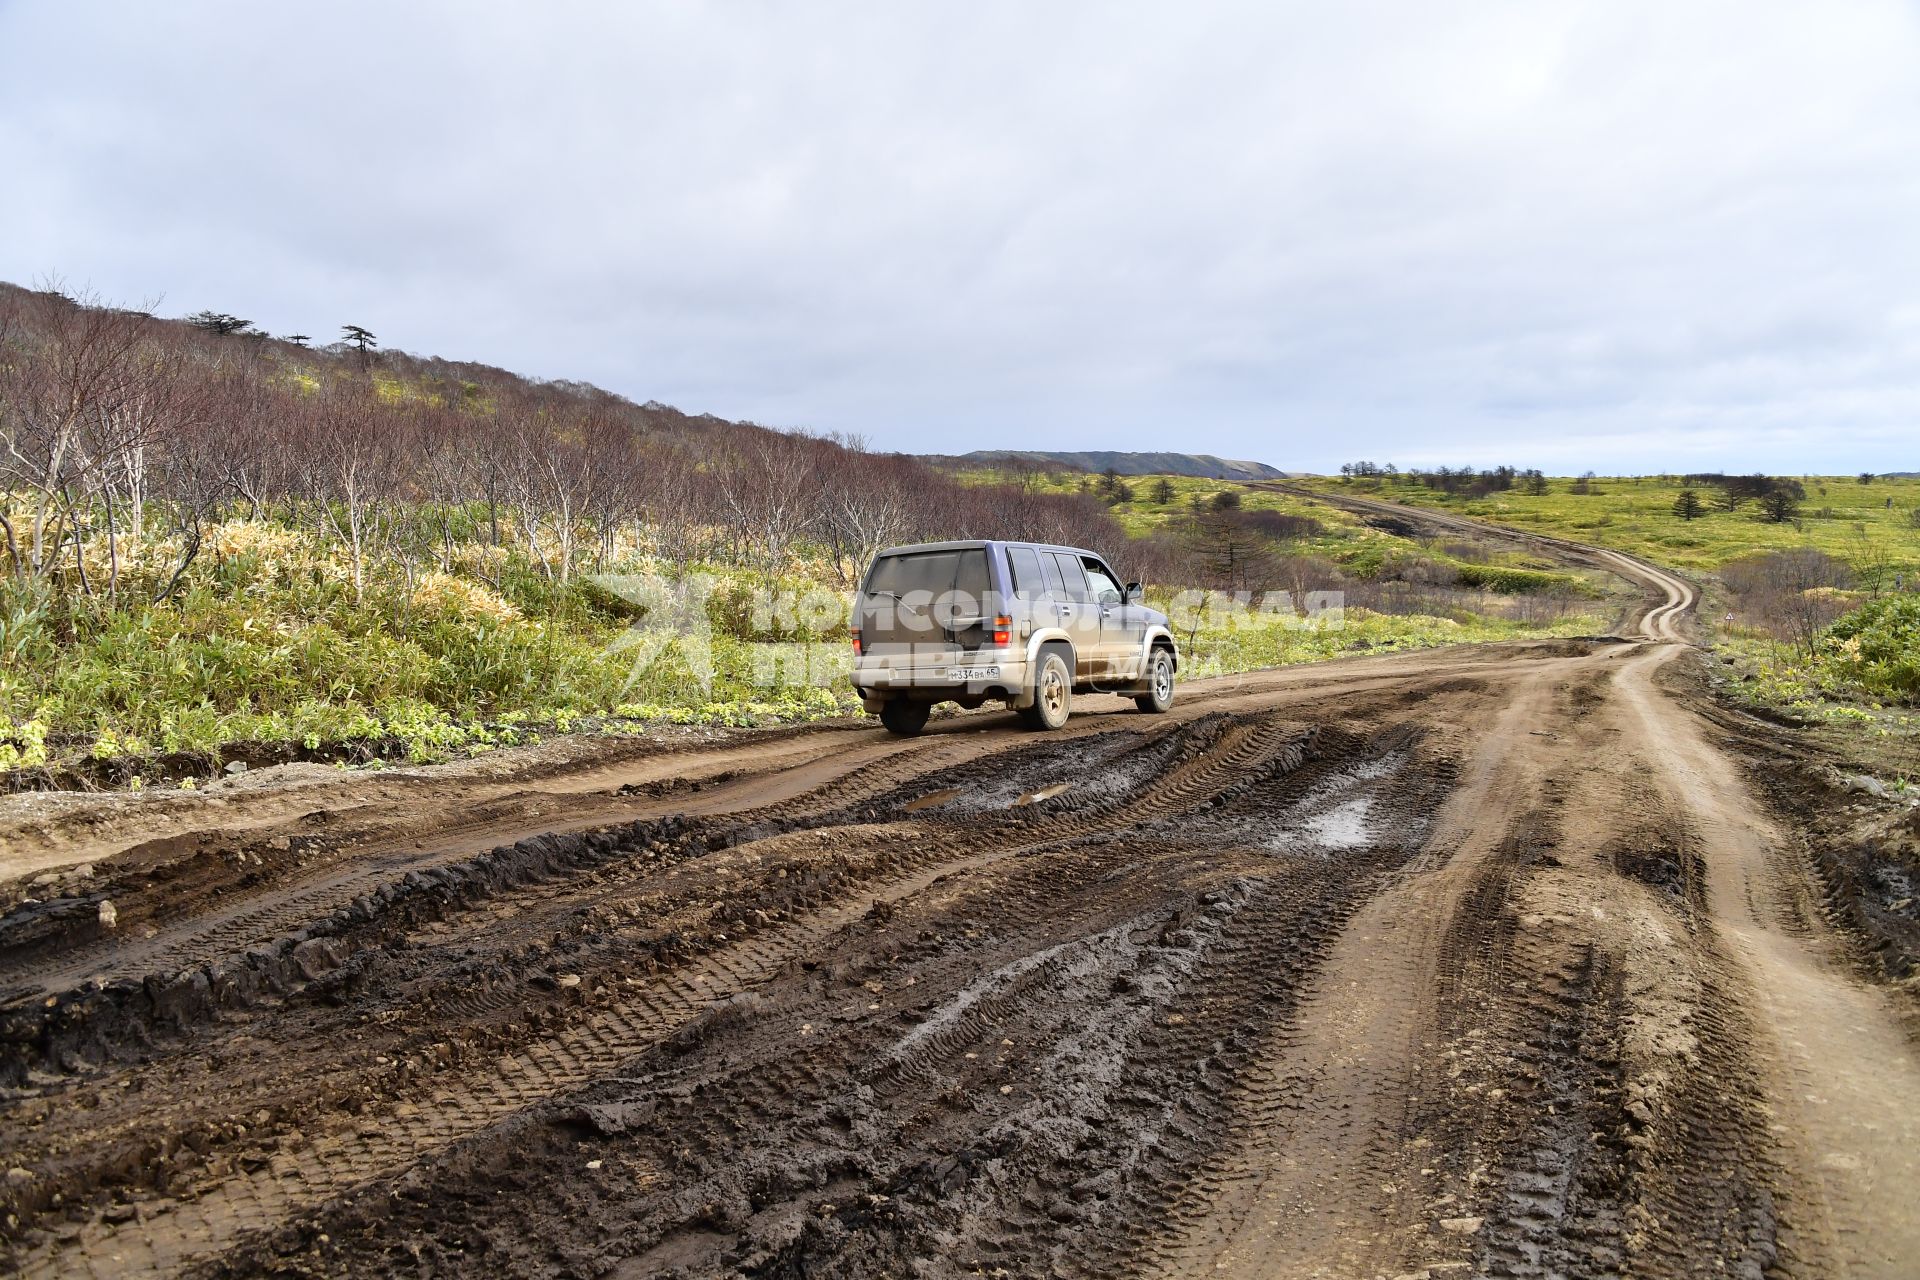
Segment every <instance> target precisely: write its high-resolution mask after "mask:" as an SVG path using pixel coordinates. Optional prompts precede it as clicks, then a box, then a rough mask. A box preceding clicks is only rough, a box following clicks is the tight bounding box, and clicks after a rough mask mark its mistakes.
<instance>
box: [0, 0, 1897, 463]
mask: <svg viewBox="0 0 1920 1280" xmlns="http://www.w3.org/2000/svg"><path fill="white" fill-rule="evenodd" d="M56 274H57V275H58V276H59V277H61V278H62V279H64V280H65V281H66V283H67V284H68V285H69V286H73V287H84V288H90V289H92V290H93V291H95V292H97V293H98V294H100V295H102V296H104V297H105V298H107V299H110V300H114V301H120V302H140V301H151V300H155V299H158V300H159V302H160V306H159V310H160V311H161V313H162V314H172V315H179V314H185V313H188V312H191V311H197V310H200V309H202V308H211V309H214V310H218V311H226V312H231V313H234V314H236V315H240V316H243V317H245V318H248V319H251V320H254V321H256V322H257V323H259V324H261V325H263V326H265V327H266V328H268V329H270V330H272V331H274V332H276V333H282V334H284V333H290V332H302V333H308V334H314V335H318V336H321V337H323V338H331V337H333V336H336V335H337V333H338V330H339V326H340V325H342V324H345V323H354V324H362V325H365V326H367V327H368V328H370V329H372V330H373V331H374V332H375V333H377V334H378V335H379V336H380V339H381V341H382V342H383V343H385V344H386V345H389V346H395V347H399V348H402V349H405V350H408V351H414V352H418V353H421V354H433V355H441V356H446V357H449V358H455V359H471V360H478V361H483V362H485V363H489V364H495V365H500V366H503V367H506V368H509V369H512V370H514V371H516V372H520V373H525V374H529V375H533V376H538V377H548V378H574V379H581V380H585V381H590V382H594V383H597V384H599V385H601V386H604V387H607V388H608V389H610V390H613V391H617V392H619V393H621V394H624V395H627V396H629V397H631V398H633V399H635V400H641V401H645V400H660V401H664V402H666V403H669V404H673V405H676V406H678V407H680V408H682V409H686V410H688V411H691V412H711V413H716V414H719V415H721V416H724V417H730V418H745V419H751V420H754V421H758V422H763V423H766V424H769V425H774V426H782V427H800V428H807V429H811V430H817V431H834V432H845V433H852V434H856V435H859V436H863V437H864V438H865V439H866V440H867V441H868V442H869V443H870V444H871V445H872V446H873V447H876V448H883V449H897V450H904V451H911V452H941V453H957V452H965V451H967V450H970V449H975V448H1041V449H1047V448H1051V449H1097V448H1107V449H1172V450H1177V451H1183V452H1206V453H1215V454H1220V455H1223V456H1228V457H1240V458H1254V459H1258V460H1260V461H1264V462H1268V463H1271V464H1273V465H1275V466H1279V467H1283V468H1288V469H1301V470H1319V471H1329V470H1332V469H1334V468H1337V467H1338V466H1339V464H1340V463H1341V462H1343V461H1349V460H1354V459H1361V458H1365V459H1371V460H1377V461H1381V462H1387V461H1393V462H1397V463H1399V464H1400V465H1402V466H1407V465H1436V464H1441V463H1447V464H1452V465H1460V464H1465V463H1472V464H1476V465H1481V466H1491V465H1494V464H1497V463H1502V462H1505V463H1511V464H1513V465H1517V466H1521V467H1528V466H1537V467H1541V468H1543V469H1546V470H1547V471H1549V472H1558V473H1566V472H1577V471H1583V470H1586V469H1589V468H1592V469H1595V470H1598V471H1601V472H1603V473H1611V472H1643V471H1662V470H1728V471H1736V470H1737V471H1751V470H1760V469H1765V470H1770V471H1780V472H1794V473H1799V472H1807V471H1817V472H1836V473H1844V472H1852V471H1859V470H1915V469H1920V429H1917V428H1920V6H1916V4H1915V3H1914V2H1913V0H1902V2H1898V3H1896V2H1893V0H1833V3H1829V4H1818V5H1814V4H1807V3H1804V0H1740V2H1738V3H1719V2H1718V0H1687V2H1686V3H1674V2H1673V0H1652V2H1643V0H1593V2H1591V3H1560V2H1557V0H1516V2H1514V3H1504V2H1501V3H1495V2H1487V0H1456V2H1452V3H1446V4H1434V3H1431V0H1409V2H1399V0H1393V2H1389V0H1340V2H1339V3H1331V4H1330V3H1326V2H1325V0H1318V2H1315V3H1294V2H1293V0H1260V2H1256V3H1245V4H1228V3H1221V4H1204V3H1203V4H1180V5H1169V4H1130V3H1086V4H1079V3H1067V2H1064V0H1062V2H1050V3H1046V4H1033V3H999V2H997V0H986V2H976V3H970V4H967V5H933V4H902V3H899V2H898V0H892V2H890V3H883V2H879V0H876V2H875V3H870V4H843V3H835V2H833V0H815V2H813V3H808V4H804V5H799V4H791V3H775V2H773V0H762V2H756V0H736V2H734V3H727V4H699V3H622V4H615V3H606V4H584V3H566V2H564V0H562V2H559V3H552V4H542V5H527V4H517V3H516V4H489V3H479V2H469V3H458V4H455V3H446V4H434V3H411V4H406V5H364V6H362V5H358V4H354V3H338V4H332V5H328V6H324V7H315V6H311V5H302V6H291V5H271V4H260V3H258V2H257V0H254V2H252V3H244V4H242V3H193V2H191V0H169V3H166V4H154V3H152V2H151V0H142V2H139V3H111V2H106V0H101V2H98V3H93V2H86V0H71V2H67V0H45V2H30V3H26V2H21V0H0V278H4V279H10V280H13V281H15V282H18V283H23V284H27V283H33V282H35V281H38V280H41V279H44V278H46V277H49V276H51V275H56Z"/></svg>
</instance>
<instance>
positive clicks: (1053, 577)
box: [1033, 551, 1068, 600]
mask: <svg viewBox="0 0 1920 1280" xmlns="http://www.w3.org/2000/svg"><path fill="white" fill-rule="evenodd" d="M1033 555H1034V559H1036V560H1038V561H1039V562H1040V573H1041V575H1042V578H1041V580H1042V581H1043V582H1045V583H1046V592H1047V594H1048V595H1049V596H1051V597H1052V598H1053V599H1055V600H1065V599H1068V596H1067V587H1066V584H1065V583H1064V582H1062V581H1061V579H1060V562H1059V561H1058V560H1056V559H1055V558H1054V556H1053V553H1052V552H1050V551H1036V552H1034V553H1033Z"/></svg>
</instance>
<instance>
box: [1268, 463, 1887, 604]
mask: <svg viewBox="0 0 1920 1280" xmlns="http://www.w3.org/2000/svg"><path fill="white" fill-rule="evenodd" d="M1794 478H1795V479H1799V480H1800V482H1801V484H1802V485H1803V486H1804V487H1805V489H1806V498H1805V499H1804V501H1803V502H1802V503H1801V513H1800V518H1799V520H1798V521H1797V522H1787V523H1773V522H1770V521H1767V520H1765V519H1763V518H1762V516H1761V513H1760V509H1759V504H1758V503H1756V502H1752V501H1749V502H1747V503H1745V504H1744V505H1743V506H1742V507H1741V508H1740V509H1739V510H1738V511H1726V510H1724V509H1722V508H1720V507H1718V506H1716V505H1715V503H1716V497H1715V494H1714V491H1713V490H1712V489H1711V488H1710V487H1709V486H1705V485H1695V486H1692V487H1693V488H1694V489H1695V490H1696V491H1697V492H1698V493H1699V494H1700V497H1701V500H1702V502H1703V503H1705V505H1706V514H1704V515H1702V516H1701V517H1700V518H1699V519H1696V520H1682V519H1680V518H1679V517H1678V516H1676V515H1675V514H1674V510H1673V504H1674V500H1675V499H1676V498H1678V497H1679V495H1680V492H1681V490H1682V489H1684V488H1687V487H1689V486H1687V485H1686V484H1685V483H1684V482H1683V481H1682V480H1681V479H1679V478H1677V477H1661V476H1601V477H1597V478H1596V479H1594V480H1593V481H1592V482H1591V486H1590V487H1591V489H1592V490H1593V491H1592V492H1590V493H1585V494H1582V493H1575V492H1572V487H1573V484H1574V482H1573V481H1572V480H1569V479H1566V478H1564V477H1556V478H1554V479H1552V480H1551V481H1550V482H1549V484H1550V488H1551V491H1550V492H1549V493H1546V494H1544V495H1541V496H1538V497H1535V496H1532V495H1529V494H1524V493H1519V492H1504V493H1495V494H1490V495H1488V496H1486V497H1478V498H1476V497H1469V496H1466V495H1464V494H1458V495H1455V494H1445V493H1441V492H1439V491H1438V490H1434V489H1429V488H1427V487H1426V486H1424V485H1420V484H1407V483H1400V482H1394V481H1386V480H1378V479H1372V478H1363V479H1351V480H1345V479H1341V478H1339V477H1329V478H1323V479H1314V480H1302V481H1297V482H1295V483H1296V484H1298V485H1299V487H1300V488H1302V489H1305V490H1308V491H1311V492H1318V493H1329V494H1342V493H1349V494H1355V495H1358V496H1364V497H1378V498H1386V499H1389V500H1391V501H1393V502H1400V503H1406V504H1408V505H1411V506H1421V507H1431V508H1433V509H1435V510H1442V511H1451V512H1454V513H1455V514H1458V515H1465V516H1473V517H1475V518H1477V519H1482V520H1491V521H1494V522H1496V523H1499V524H1505V525H1512V526H1514V527H1515V528H1519V529H1529V530H1532V531H1534V532H1536V533H1545V534H1552V535H1554V536H1556V537H1562V538H1573V539H1577V540H1580V541H1585V542H1595V543H1599V544H1601V545H1603V546H1609V547H1615V548H1618V549H1619V550H1621V551H1626V552H1630V553H1632V554H1634V555H1637V556H1645V557H1647V558H1649V559H1651V560H1655V561H1657V562H1659V563H1661V564H1666V565H1671V566H1673V567H1674V568H1676V569H1685V570H1715V569H1719V568H1720V567H1721V566H1723V565H1725V564H1726V563H1727V562H1728V561H1730V560H1734V559H1737V558H1739V557H1741V556H1745V555H1752V554H1753V553H1755V552H1761V551H1778V550H1784V549H1787V548H1791V547H1802V546H1811V547H1817V548H1819V549H1820V550H1822V551H1825V552H1827V553H1828V554H1829V555H1833V556H1837V557H1840V558H1841V559H1851V558H1853V557H1855V556H1857V555H1858V554H1860V551H1861V549H1862V546H1863V542H1864V543H1865V544H1870V545H1872V546H1875V547H1880V548H1884V549H1885V550H1886V552H1887V553H1888V554H1889V555H1891V556H1892V557H1893V559H1894V560H1895V561H1896V563H1897V564H1898V566H1899V567H1900V569H1901V570H1902V571H1903V572H1905V573H1906V574H1907V576H1908V578H1909V579H1912V577H1913V576H1914V575H1915V574H1916V573H1920V517H1916V516H1915V514H1914V513H1915V512H1920V479H1881V478H1876V479H1875V480H1874V481H1873V482H1872V483H1870V484H1861V483H1860V482H1859V478H1858V477H1856V476H1805V477H1794Z"/></svg>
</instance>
